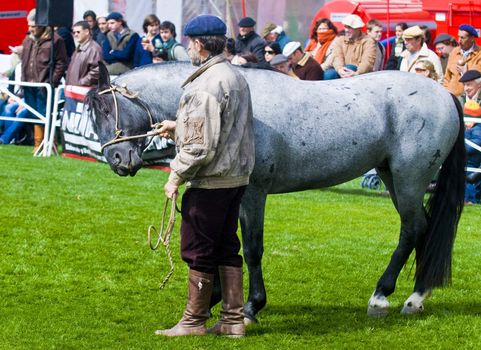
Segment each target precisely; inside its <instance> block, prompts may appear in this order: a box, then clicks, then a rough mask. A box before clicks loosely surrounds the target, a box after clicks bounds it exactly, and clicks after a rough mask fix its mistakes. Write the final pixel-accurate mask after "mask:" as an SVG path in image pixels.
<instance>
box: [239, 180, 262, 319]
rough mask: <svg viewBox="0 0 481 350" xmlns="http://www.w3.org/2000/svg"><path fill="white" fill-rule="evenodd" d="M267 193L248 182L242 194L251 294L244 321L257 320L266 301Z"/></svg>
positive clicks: (243, 231)
mask: <svg viewBox="0 0 481 350" xmlns="http://www.w3.org/2000/svg"><path fill="white" fill-rule="evenodd" d="M266 198H267V193H265V192H263V191H262V190H260V189H258V188H256V187H254V186H253V185H249V186H248V187H247V189H246V192H245V194H244V197H243V198H242V203H241V210H240V223H241V229H242V244H243V250H244V260H245V262H246V264H247V268H248V270H249V296H248V298H247V303H246V304H245V305H244V314H245V319H244V320H245V323H246V324H249V323H252V322H257V319H256V314H257V313H258V312H259V311H260V310H261V309H262V308H263V307H264V306H265V305H266V300H267V299H266V289H265V286H264V278H263V276H262V254H263V253H264V209H265V204H266Z"/></svg>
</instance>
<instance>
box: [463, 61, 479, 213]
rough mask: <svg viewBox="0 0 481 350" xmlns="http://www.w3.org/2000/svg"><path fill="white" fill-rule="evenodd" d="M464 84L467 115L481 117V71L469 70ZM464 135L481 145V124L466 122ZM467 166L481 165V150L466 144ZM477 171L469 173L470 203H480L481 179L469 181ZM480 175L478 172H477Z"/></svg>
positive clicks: (468, 195)
mask: <svg viewBox="0 0 481 350" xmlns="http://www.w3.org/2000/svg"><path fill="white" fill-rule="evenodd" d="M459 81H460V82H461V84H463V93H462V94H461V95H460V97H459V99H460V101H461V102H462V104H463V106H464V116H465V117H471V118H472V117H475V118H479V117H481V107H480V104H481V72H480V71H477V70H468V71H467V72H466V73H464V74H463V76H462V77H461V79H460V80H459ZM464 137H465V138H466V139H467V140H470V141H471V142H473V143H475V144H476V145H478V146H481V124H480V123H475V124H474V123H466V131H465V135H464ZM466 153H467V163H466V166H467V167H471V168H479V167H481V152H479V151H478V150H476V149H474V148H473V147H471V146H469V145H468V144H466ZM474 174H475V173H468V174H467V179H468V183H467V184H466V190H465V194H464V201H465V202H466V203H468V204H471V203H479V202H480V197H481V179H480V178H479V176H476V177H477V179H475V180H474V181H469V180H470V178H471V177H472V176H473V175H474ZM476 175H478V174H476Z"/></svg>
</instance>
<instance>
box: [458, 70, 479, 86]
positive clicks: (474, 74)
mask: <svg viewBox="0 0 481 350" xmlns="http://www.w3.org/2000/svg"><path fill="white" fill-rule="evenodd" d="M478 78H481V73H480V72H479V71H477V70H475V69H471V70H468V71H466V72H465V73H464V74H463V75H462V77H461V79H459V81H460V82H461V83H465V82H467V81H471V80H474V79H478Z"/></svg>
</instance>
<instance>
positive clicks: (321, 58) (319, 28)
mask: <svg viewBox="0 0 481 350" xmlns="http://www.w3.org/2000/svg"><path fill="white" fill-rule="evenodd" d="M336 37H337V27H336V26H335V25H334V23H332V22H331V20H330V19H328V18H321V19H319V20H317V21H316V24H315V25H314V27H313V28H312V32H311V39H310V41H309V43H308V44H307V46H306V48H305V52H309V53H310V54H311V55H312V57H314V59H315V60H316V61H317V62H318V63H319V64H320V65H321V68H322V70H324V71H326V70H328V69H329V68H332V67H333V66H332V60H333V56H332V52H333V49H334V39H336Z"/></svg>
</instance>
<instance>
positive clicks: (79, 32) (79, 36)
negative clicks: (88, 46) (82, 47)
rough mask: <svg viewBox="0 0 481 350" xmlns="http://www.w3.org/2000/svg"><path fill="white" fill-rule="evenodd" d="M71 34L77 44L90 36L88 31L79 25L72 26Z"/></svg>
mask: <svg viewBox="0 0 481 350" xmlns="http://www.w3.org/2000/svg"><path fill="white" fill-rule="evenodd" d="M73 36H74V38H75V40H76V41H77V42H78V43H79V44H83V43H84V42H86V41H87V40H88V39H89V38H90V31H89V30H88V29H83V28H82V27H81V26H75V27H73Z"/></svg>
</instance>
